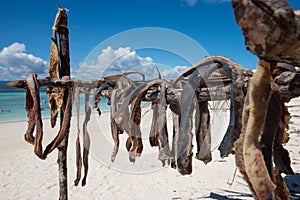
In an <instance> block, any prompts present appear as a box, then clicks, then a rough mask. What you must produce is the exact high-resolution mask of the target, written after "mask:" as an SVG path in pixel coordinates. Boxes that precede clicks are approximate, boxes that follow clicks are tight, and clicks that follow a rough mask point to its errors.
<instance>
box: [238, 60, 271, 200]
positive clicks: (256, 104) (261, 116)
mask: <svg viewBox="0 0 300 200" xmlns="http://www.w3.org/2000/svg"><path fill="white" fill-rule="evenodd" d="M270 68H271V65H270V63H268V62H266V61H263V60H259V61H258V66H257V69H256V72H255V74H254V76H253V78H252V81H251V83H250V88H249V91H248V94H247V95H248V96H249V104H245V105H244V106H245V108H244V109H246V111H245V113H244V114H243V118H246V119H248V120H247V121H245V119H243V131H245V133H244V134H245V135H244V141H243V145H242V146H243V149H242V160H243V161H244V166H242V165H240V164H238V163H239V162H240V161H237V164H238V166H239V168H240V167H241V166H242V167H244V169H241V168H240V171H241V173H242V174H243V175H244V177H245V180H246V181H247V182H248V181H249V182H248V184H249V186H250V188H252V193H253V196H254V198H256V199H265V198H266V197H267V196H268V195H269V194H270V193H272V192H273V191H274V190H275V188H276V186H275V185H274V183H273V182H272V180H271V178H270V176H269V174H268V170H267V168H266V165H265V163H264V159H263V154H262V152H261V148H260V145H259V143H258V137H259V135H260V133H261V131H262V130H263V125H264V120H265V118H266V110H267V106H268V102H269V100H270V96H271V73H270ZM247 103H248V102H247ZM244 115H245V116H244ZM246 115H248V116H246ZM236 158H237V159H240V157H239V156H237V157H236Z"/></svg>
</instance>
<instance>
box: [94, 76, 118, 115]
mask: <svg viewBox="0 0 300 200" xmlns="http://www.w3.org/2000/svg"><path fill="white" fill-rule="evenodd" d="M114 87H115V82H113V81H106V82H105V83H103V84H102V85H100V86H99V87H98V88H97V90H96V92H95V95H94V99H93V103H92V105H93V108H96V109H97V111H98V114H99V116H100V115H101V108H100V106H99V103H100V100H101V92H102V90H106V89H109V90H111V89H112V88H114Z"/></svg>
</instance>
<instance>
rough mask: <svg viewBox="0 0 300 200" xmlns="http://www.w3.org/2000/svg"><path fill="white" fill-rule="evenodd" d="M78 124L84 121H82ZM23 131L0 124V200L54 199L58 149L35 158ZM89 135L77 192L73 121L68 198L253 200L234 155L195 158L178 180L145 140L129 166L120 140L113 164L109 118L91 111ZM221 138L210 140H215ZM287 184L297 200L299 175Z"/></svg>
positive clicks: (295, 111) (299, 160)
mask: <svg viewBox="0 0 300 200" xmlns="http://www.w3.org/2000/svg"><path fill="white" fill-rule="evenodd" d="M289 106H291V107H290V112H291V113H292V116H293V118H292V119H291V127H290V137H291V139H290V142H289V143H288V144H287V145H286V148H287V149H288V150H289V151H290V154H291V158H292V167H293V169H294V171H295V172H296V173H300V157H299V155H300V149H299V145H300V127H299V124H300V109H299V107H300V100H299V99H295V100H293V101H291V102H290V103H289ZM24 112H25V111H24ZM150 116H151V112H148V113H147V114H146V115H145V116H144V118H143V121H142V124H143V133H144V131H147V130H149V125H150V123H151V118H150ZM82 119H83V116H81V122H82ZM215 123H217V122H215ZM49 124H50V122H49V119H44V132H45V138H44V144H47V143H48V142H49V141H50V140H51V139H52V138H54V137H55V135H56V133H57V131H58V128H55V129H51V128H50V125H49ZM26 126H27V122H26V121H17V122H6V123H0V180H1V182H0V199H3V200H4V199H5V200H7V199H14V200H15V199H22V200H23V199H58V191H59V188H58V172H57V163H56V160H57V150H55V151H54V152H53V153H51V154H50V155H49V156H48V158H47V159H46V160H40V159H39V158H38V157H36V156H35V155H34V153H33V146H32V145H30V144H28V143H26V142H25V141H24V140H23V134H24V132H25V130H26ZM80 127H82V125H80ZM88 130H89V133H90V136H91V151H90V160H89V165H90V170H89V174H88V178H87V185H86V186H85V187H81V186H78V187H75V186H74V184H73V181H74V180H75V175H76V169H75V139H76V132H77V129H76V117H73V119H72V127H71V132H70V139H69V148H68V187H69V199H139V200H140V199H141V200H143V199H162V200H164V199H219V200H222V199H225V200H226V199H252V198H251V193H250V191H249V189H248V187H247V185H246V183H245V182H244V181H243V178H242V177H241V175H240V174H239V172H238V171H237V173H236V175H234V174H235V170H236V167H235V161H234V156H233V155H230V156H229V157H227V158H225V159H221V158H220V157H219V152H218V151H217V150H216V148H214V151H213V161H212V162H211V163H209V164H207V165H205V164H204V163H202V162H201V161H199V160H196V159H194V160H193V173H192V174H191V175H187V176H181V175H180V174H179V173H178V172H177V171H176V170H174V169H172V168H170V167H162V166H161V163H160V162H159V161H158V160H157V153H158V151H157V149H156V148H150V147H149V145H147V143H148V142H147V140H148V139H147V138H146V137H145V138H143V140H144V144H145V150H144V152H143V155H142V157H141V158H139V159H138V160H137V161H136V163H135V164H132V163H130V162H129V160H128V156H127V152H126V151H125V148H124V146H125V140H126V138H127V136H126V135H125V134H124V135H123V136H121V148H120V151H119V154H118V156H117V158H116V161H115V163H111V162H110V154H111V151H112V147H113V143H112V139H111V134H110V130H109V113H103V115H102V116H101V118H100V119H99V118H98V116H97V115H96V112H93V115H92V117H91V121H90V123H89V125H88ZM145 135H146V134H145ZM219 138H220V137H219V136H216V137H214V138H213V139H214V140H217V139H218V141H219V140H220V139H219ZM213 143H214V141H213ZM194 149H195V148H194ZM285 179H286V181H287V184H288V186H289V188H290V189H291V190H292V191H293V192H292V193H291V195H292V196H293V197H294V199H297V198H299V197H300V195H299V192H300V181H299V180H300V176H299V174H296V175H295V176H291V177H286V178H285Z"/></svg>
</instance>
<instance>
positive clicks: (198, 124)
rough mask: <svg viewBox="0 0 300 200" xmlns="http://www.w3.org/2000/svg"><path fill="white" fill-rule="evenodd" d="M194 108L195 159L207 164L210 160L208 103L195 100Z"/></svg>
mask: <svg viewBox="0 0 300 200" xmlns="http://www.w3.org/2000/svg"><path fill="white" fill-rule="evenodd" d="M195 107H196V108H195V134H196V141H197V154H196V158H197V159H199V160H202V161H203V162H204V163H205V164H207V163H209V162H210V161H211V160H212V156H211V131H210V114H209V110H208V102H207V101H205V102H200V101H198V100H196V106H195Z"/></svg>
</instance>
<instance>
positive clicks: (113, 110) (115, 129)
mask: <svg viewBox="0 0 300 200" xmlns="http://www.w3.org/2000/svg"><path fill="white" fill-rule="evenodd" d="M118 92H120V89H119V88H117V89H114V90H113V91H112V93H111V96H110V97H111V105H110V127H111V133H112V138H113V140H114V149H113V152H112V154H111V161H112V162H114V161H115V159H116V156H117V153H118V150H119V134H121V133H123V131H122V130H121V129H120V128H119V126H118V124H117V123H116V122H115V120H114V118H113V116H114V114H115V113H116V111H117V104H118V102H117V100H116V99H117V94H118Z"/></svg>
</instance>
